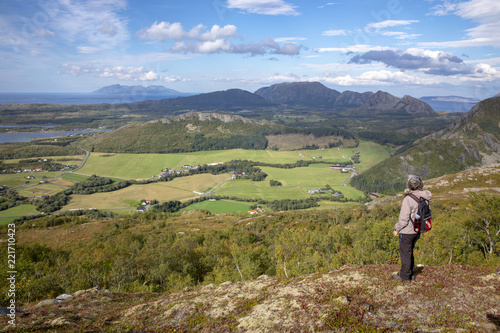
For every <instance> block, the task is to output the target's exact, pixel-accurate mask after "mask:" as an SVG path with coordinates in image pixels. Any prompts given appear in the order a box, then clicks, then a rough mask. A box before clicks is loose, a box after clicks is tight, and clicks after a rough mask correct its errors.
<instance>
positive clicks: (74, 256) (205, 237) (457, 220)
mask: <svg viewBox="0 0 500 333" xmlns="http://www.w3.org/2000/svg"><path fill="white" fill-rule="evenodd" d="M176 205H178V204H175V203H172V208H175V206H176ZM498 207H500V197H499V196H497V195H477V194H474V195H472V196H471V197H470V198H469V199H467V200H465V201H463V202H437V203H435V204H434V205H433V207H432V208H433V223H434V228H433V229H432V230H431V231H429V232H428V233H426V234H424V235H423V236H422V237H421V239H420V240H419V241H418V242H417V247H416V251H415V256H416V263H417V264H424V265H431V266H432V265H447V264H462V265H475V266H488V267H496V266H498V264H499V263H500V260H499V252H498V241H499V238H498V235H499V232H500V210H499V209H498ZM174 210H175V209H174ZM87 214H88V215H87ZM398 214H399V203H397V202H395V203H392V204H388V205H377V206H375V207H374V208H372V209H371V210H369V209H368V208H367V207H365V206H358V207H357V208H354V209H348V208H345V209H344V208H341V209H336V210H330V211H316V210H312V211H311V210H309V211H304V210H299V211H293V212H281V213H278V212H276V213H271V214H267V215H265V216H261V217H258V218H253V219H248V218H246V219H243V218H242V217H239V216H233V215H224V214H223V215H211V214H210V213H208V212H206V211H198V212H185V213H180V214H179V213H175V214H174V213H159V212H158V213H153V212H149V213H142V214H135V215H131V216H120V217H112V216H111V215H109V214H107V213H104V214H103V215H101V213H99V212H97V211H90V212H87V213H83V212H74V213H73V214H68V213H66V214H62V215H60V216H58V215H53V216H47V217H41V218H37V219H33V220H30V221H29V223H23V224H18V225H17V226H16V230H17V231H16V232H17V235H18V237H19V239H24V237H23V235H24V234H26V233H30V234H32V235H34V234H36V233H41V232H44V230H46V229H47V228H48V227H51V229H50V233H51V236H50V237H49V238H50V239H54V240H53V241H49V240H44V239H43V238H40V239H35V238H32V237H30V238H27V239H24V240H23V241H22V242H20V243H18V244H17V245H16V246H17V247H16V251H17V252H16V256H17V257H16V258H17V261H16V269H17V272H18V273H17V278H18V281H19V289H18V302H19V303H18V304H23V303H27V302H33V301H36V300H41V299H46V298H53V297H55V296H57V295H59V294H62V293H71V292H75V291H77V290H82V289H88V288H99V289H109V290H114V291H125V292H140V291H142V292H167V291H172V290H178V289H182V288H185V287H193V286H196V285H200V284H207V283H221V282H225V281H241V280H248V279H254V278H257V277H258V276H260V275H262V274H267V275H271V276H281V277H288V278H292V277H297V276H301V275H304V274H310V273H315V272H329V271H332V270H335V269H338V268H340V267H342V266H344V265H367V264H376V265H383V264H397V263H398V260H399V258H398V256H399V252H398V238H397V237H394V236H393V235H392V230H393V228H394V223H395V222H396V220H397V216H398ZM89 223H90V225H89ZM89 226H94V228H96V229H95V230H96V231H95V232H94V233H92V234H87V232H85V233H82V231H79V230H86V229H83V228H84V227H89ZM69 230H73V231H74V234H72V236H67V235H68V231H69ZM64 235H66V236H64ZM67 237H70V239H67ZM71 239H76V240H71ZM4 244H5V243H4ZM3 246H4V245H2V247H3ZM0 260H1V264H0V266H2V267H5V265H6V262H5V261H6V256H2V257H1V258H0ZM2 274H5V272H4V271H3V272H2ZM2 278H3V276H2ZM1 288H2V289H1V291H0V295H1V297H2V301H3V303H5V302H6V301H8V300H7V299H6V297H7V296H6V295H7V292H6V289H5V288H7V287H6V284H2V286H1Z"/></svg>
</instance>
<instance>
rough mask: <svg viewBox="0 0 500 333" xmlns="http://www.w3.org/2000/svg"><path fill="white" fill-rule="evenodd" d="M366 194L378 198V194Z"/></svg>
mask: <svg viewBox="0 0 500 333" xmlns="http://www.w3.org/2000/svg"><path fill="white" fill-rule="evenodd" d="M368 195H369V196H370V197H372V198H379V197H380V196H378V195H376V194H375V193H368Z"/></svg>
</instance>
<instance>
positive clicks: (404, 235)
mask: <svg viewBox="0 0 500 333" xmlns="http://www.w3.org/2000/svg"><path fill="white" fill-rule="evenodd" d="M407 187H408V190H409V192H411V193H413V194H414V195H415V196H416V197H417V198H424V199H425V200H431V198H432V194H431V192H429V191H427V190H423V187H424V183H423V181H422V179H421V178H420V177H419V176H416V175H410V176H409V177H408V181H407ZM417 210H418V202H417V201H416V200H414V199H413V198H411V197H410V196H408V195H406V196H405V197H404V199H403V203H402V204H401V212H400V213H399V220H398V222H397V223H396V225H395V226H394V236H397V235H398V234H399V256H400V257H401V269H400V271H399V273H397V274H395V275H393V276H392V278H393V279H394V280H397V281H404V282H411V280H412V279H413V274H414V268H415V262H414V261H415V259H414V257H413V249H414V248H415V243H416V242H417V240H418V239H419V238H420V233H419V232H416V231H415V230H414V228H413V221H412V220H413V219H414V216H415V213H416V212H417Z"/></svg>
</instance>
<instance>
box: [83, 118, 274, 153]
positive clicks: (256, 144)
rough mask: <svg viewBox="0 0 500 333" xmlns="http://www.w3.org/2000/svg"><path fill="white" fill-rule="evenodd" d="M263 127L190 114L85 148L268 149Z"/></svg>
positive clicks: (120, 132)
mask: <svg viewBox="0 0 500 333" xmlns="http://www.w3.org/2000/svg"><path fill="white" fill-rule="evenodd" d="M272 127H273V128H277V127H279V125H263V124H260V123H258V122H255V121H252V120H250V119H247V118H243V117H240V116H235V115H225V114H218V113H200V112H188V113H185V114H182V115H180V116H175V117H171V118H163V119H159V120H153V121H150V122H147V123H144V124H135V125H127V126H123V127H120V128H118V129H117V130H114V131H111V132H106V133H103V134H101V135H98V136H95V137H92V138H89V139H85V140H83V141H82V142H81V145H82V147H85V148H86V149H89V150H93V151H99V152H121V153H127V152H129V153H167V152H186V151H199V150H218V149H231V148H244V149H264V148H265V147H266V145H267V140H266V138H265V136H264V133H265V132H266V131H267V130H269V129H270V128H272Z"/></svg>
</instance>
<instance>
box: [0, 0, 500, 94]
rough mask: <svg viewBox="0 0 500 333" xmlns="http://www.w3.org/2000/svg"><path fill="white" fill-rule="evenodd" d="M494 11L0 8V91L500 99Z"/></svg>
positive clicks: (343, 4) (396, 1)
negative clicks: (288, 88) (289, 92)
mask: <svg viewBox="0 0 500 333" xmlns="http://www.w3.org/2000/svg"><path fill="white" fill-rule="evenodd" d="M499 18H500V1H498V0H470V1H448V0H445V1H441V0H435V1H434V0H412V1H411V0H410V1H404V0H383V1H379V0H372V1H358V0H330V1H324V0H208V1H201V0H184V1H169V0H164V1H147V0H142V1H137V0H128V1H127V0H91V1H74V0H45V1H40V2H37V1H25V0H18V1H2V2H1V3H0V59H1V62H0V92H91V91H93V90H96V89H98V88H101V87H103V86H107V85H111V84H117V83H118V84H122V85H143V86H148V85H163V86H165V87H167V88H171V89H175V90H178V91H181V92H197V93H202V92H210V91H217V90H226V89H230V88H240V89H245V90H248V91H251V92H254V91H255V90H257V89H258V88H261V87H265V86H269V85H272V84H276V83H281V82H294V81H319V82H321V83H323V84H324V85H326V86H327V87H329V88H332V89H336V90H338V91H341V92H342V91H345V90H352V91H359V92H363V91H377V90H384V91H387V92H390V93H392V94H394V95H396V96H400V97H402V96H403V95H406V94H407V95H412V96H414V97H421V96H429V95H459V96H466V97H475V98H478V99H484V98H487V97H491V96H493V95H495V94H497V93H499V92H500V52H499V47H500V19H499Z"/></svg>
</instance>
